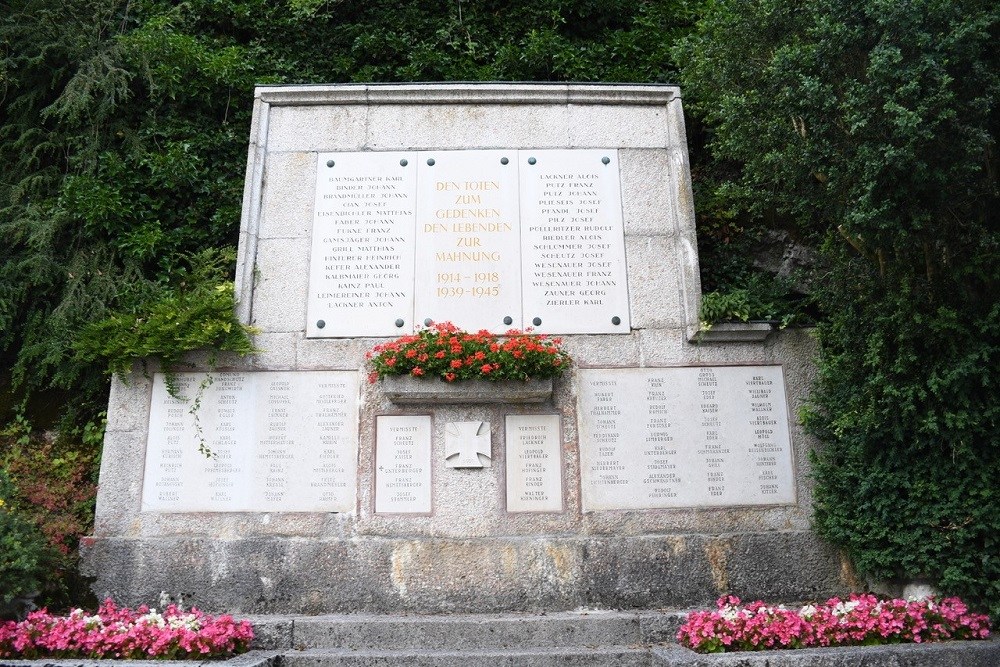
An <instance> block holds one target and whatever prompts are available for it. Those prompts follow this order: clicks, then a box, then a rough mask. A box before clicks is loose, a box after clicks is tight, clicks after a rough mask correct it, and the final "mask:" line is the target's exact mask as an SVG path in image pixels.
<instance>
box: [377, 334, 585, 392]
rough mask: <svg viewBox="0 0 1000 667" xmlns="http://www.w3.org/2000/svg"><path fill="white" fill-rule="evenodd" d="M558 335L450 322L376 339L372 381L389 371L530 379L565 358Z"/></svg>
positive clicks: (547, 373)
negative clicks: (467, 327) (500, 331)
mask: <svg viewBox="0 0 1000 667" xmlns="http://www.w3.org/2000/svg"><path fill="white" fill-rule="evenodd" d="M561 344H562V340H561V339H559V338H549V337H548V336H546V335H544V334H539V335H534V334H531V333H528V332H523V331H519V330H517V329H511V330H510V331H508V332H507V333H506V334H505V335H504V336H502V337H497V336H495V335H493V334H491V333H490V332H489V331H485V330H483V331H480V332H479V333H469V332H467V331H462V330H460V329H458V328H457V327H456V326H455V325H454V324H452V323H451V322H443V323H439V324H432V325H431V326H430V327H428V328H426V329H421V330H420V331H418V332H417V333H415V334H411V335H408V336H403V337H401V338H397V339H396V340H394V341H391V342H389V343H381V344H379V345H376V346H375V347H374V348H373V349H372V350H371V351H370V352H369V353H368V354H367V358H368V359H369V360H370V361H371V364H372V366H373V367H374V370H373V371H372V372H371V374H370V375H369V376H368V379H369V380H370V381H371V382H375V381H376V380H377V379H381V378H384V377H387V376H390V375H413V376H415V377H421V376H426V377H439V378H441V379H442V380H444V381H445V382H455V381H456V380H469V379H473V378H482V379H486V380H530V379H541V378H550V377H555V376H557V375H559V374H561V373H562V372H563V371H564V370H566V368H567V367H569V364H570V357H569V355H568V354H566V353H565V352H563V351H562V349H561V348H560V345H561Z"/></svg>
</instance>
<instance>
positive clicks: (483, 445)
mask: <svg viewBox="0 0 1000 667" xmlns="http://www.w3.org/2000/svg"><path fill="white" fill-rule="evenodd" d="M491 454H492V449H491V447H490V424H489V422H450V423H449V424H448V425H447V426H445V428H444V462H445V465H446V466H448V467H449V468H489V467H490V465H491V463H492V461H491V456H490V455H491Z"/></svg>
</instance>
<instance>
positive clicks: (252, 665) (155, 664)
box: [0, 651, 282, 667]
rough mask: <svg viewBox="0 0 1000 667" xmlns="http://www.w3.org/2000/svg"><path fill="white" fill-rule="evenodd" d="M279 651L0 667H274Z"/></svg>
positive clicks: (0, 661)
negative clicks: (220, 657) (217, 657)
mask: <svg viewBox="0 0 1000 667" xmlns="http://www.w3.org/2000/svg"><path fill="white" fill-rule="evenodd" d="M281 658H282V655H281V651H249V652H247V653H243V654H242V655H237V656H234V657H232V658H229V659H228V660H95V659H93V658H75V659H74V658H39V659H38V660H14V659H12V658H0V667H212V666H215V667H218V666H219V665H226V667H276V666H277V665H279V664H281Z"/></svg>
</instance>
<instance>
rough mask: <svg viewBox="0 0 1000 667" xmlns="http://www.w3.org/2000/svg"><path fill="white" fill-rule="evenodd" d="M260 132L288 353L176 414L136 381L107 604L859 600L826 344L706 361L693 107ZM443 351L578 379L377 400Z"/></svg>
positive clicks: (323, 99)
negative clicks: (552, 342)
mask: <svg viewBox="0 0 1000 667" xmlns="http://www.w3.org/2000/svg"><path fill="white" fill-rule="evenodd" d="M254 104H255V107H254V120H253V126H252V129H251V136H250V148H249V159H248V166H247V177H246V188H245V192H244V201H243V216H242V223H241V232H240V244H239V265H238V268H237V292H238V298H239V305H238V308H239V314H240V316H241V318H242V319H243V321H244V322H246V323H248V324H251V325H253V326H254V327H256V328H257V329H258V330H259V333H258V334H257V335H256V337H255V343H256V346H257V347H258V348H259V349H260V350H261V352H260V353H259V354H258V355H256V356H253V357H248V358H246V359H241V358H228V357H227V358H222V359H220V360H219V362H218V364H217V365H216V367H215V368H214V369H212V368H209V367H208V365H207V364H206V360H205V359H204V358H203V357H198V356H195V357H192V359H191V362H192V366H191V367H190V368H184V369H179V370H180V372H179V374H178V375H177V385H178V390H179V391H178V392H176V394H177V395H172V394H171V393H170V392H168V391H167V386H166V382H165V377H164V375H163V374H162V373H161V372H159V371H158V369H155V368H148V369H147V370H146V371H144V370H143V369H142V368H140V367H139V366H138V365H137V366H136V369H135V372H134V373H133V374H132V376H131V377H130V378H129V381H128V382H127V383H125V382H120V381H117V380H116V381H115V383H114V385H113V388H112V392H111V397H110V403H109V409H108V428H107V435H106V439H105V444H104V455H103V463H102V468H101V477H100V490H99V495H98V504H97V518H96V526H95V529H94V535H93V536H92V537H90V538H87V539H86V540H85V546H84V549H85V551H84V561H85V568H86V570H87V572H88V573H89V574H91V575H93V576H95V577H96V581H95V584H94V588H95V592H96V593H97V594H98V595H100V596H106V595H110V596H113V597H114V598H115V599H116V600H118V601H121V602H123V603H127V604H138V603H143V602H146V603H149V602H153V601H155V600H156V599H158V597H159V594H160V592H161V591H169V592H171V593H184V594H185V595H186V596H189V597H188V599H189V600H191V601H192V602H194V603H196V604H197V605H198V606H200V607H202V608H204V609H207V610H216V611H228V612H234V613H304V614H318V613H330V612H358V611H363V612H427V613H430V612H509V611H561V610H571V609H578V608H591V609H653V608H663V607H675V608H676V607H682V606H691V605H703V604H707V603H710V602H711V601H712V600H714V599H715V597H717V596H718V595H719V594H722V593H729V592H732V593H735V594H738V595H741V596H743V597H747V598H751V599H754V598H767V599H778V600H799V599H808V598H818V597H823V596H828V595H833V594H835V593H841V592H843V591H845V590H847V589H848V588H851V587H852V586H854V585H856V582H853V581H852V579H851V577H852V575H851V569H850V567H849V566H848V565H847V564H846V561H844V560H842V558H841V557H840V555H839V554H838V553H837V552H836V551H835V550H834V549H832V548H830V547H829V546H827V545H825V544H824V543H822V542H821V541H820V540H819V539H818V538H817V537H815V535H814V534H813V533H812V532H811V531H810V515H811V481H810V478H809V464H808V457H809V452H810V450H811V449H812V448H813V447H814V446H815V445H816V443H815V442H814V441H813V440H811V439H810V438H809V437H808V436H806V435H805V434H804V433H803V431H802V429H801V427H800V426H799V424H798V421H797V419H796V415H797V413H798V410H799V408H800V407H801V405H802V401H803V399H804V397H805V396H806V394H807V392H808V389H809V386H810V383H811V381H812V375H813V373H814V366H813V364H812V360H811V358H812V355H813V354H814V351H815V350H814V345H813V341H812V340H811V338H810V335H809V333H808V332H807V331H803V330H787V331H771V327H770V326H769V325H767V324H760V325H741V326H731V327H727V326H717V327H714V328H713V329H712V330H710V331H709V332H707V333H699V328H700V327H699V321H698V310H699V304H700V284H699V277H698V276H699V274H698V254H697V243H696V238H695V222H694V210H693V202H692V196H691V188H690V176H689V167H688V159H687V146H686V141H685V131H684V120H683V114H682V110H681V98H680V91H679V89H677V88H676V87H672V86H660V85H598V84H594V85H573V84H570V85H567V84H412V85H354V84H351V85H329V86H291V87H290V86H274V87H268V86H264V87H260V88H258V89H257V93H256V99H255V101H254ZM446 321H450V322H453V323H454V324H456V325H458V326H460V327H462V328H464V329H467V330H471V331H477V330H480V329H487V330H489V331H491V332H495V333H498V334H502V333H504V332H505V331H507V330H509V329H511V328H517V329H525V328H529V327H530V328H532V329H533V330H534V331H535V332H537V333H546V334H552V335H558V336H560V337H561V338H562V339H563V340H564V347H565V349H566V350H567V351H568V352H569V353H570V354H571V355H572V357H573V366H572V368H571V369H570V370H569V371H568V372H566V373H565V374H564V375H563V376H561V377H559V378H557V379H556V380H555V381H549V382H546V381H532V382H527V383H524V382H522V383H517V382H504V383H496V384H494V383H488V382H484V383H455V384H448V383H445V382H442V381H440V380H437V379H434V378H429V379H425V378H403V379H402V380H401V381H394V382H383V381H378V382H374V383H372V382H369V380H368V372H369V369H368V368H367V367H366V360H365V354H366V352H367V351H369V350H370V349H371V348H372V347H373V346H374V345H375V344H377V343H379V342H384V341H386V340H389V339H391V338H394V337H397V336H400V335H402V334H406V333H412V332H413V331H414V330H416V329H417V328H419V327H421V326H425V325H426V324H427V323H431V322H446ZM196 397H197V398H196ZM195 401H196V402H197V405H195V404H194V403H195ZM200 445H204V446H207V447H208V448H209V449H210V450H211V452H212V456H210V457H206V456H205V455H204V454H203V453H201V452H199V446H200Z"/></svg>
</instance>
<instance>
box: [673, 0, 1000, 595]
mask: <svg viewBox="0 0 1000 667" xmlns="http://www.w3.org/2000/svg"><path fill="white" fill-rule="evenodd" d="M998 38H1000V8H998V6H997V5H996V3H993V2H986V1H958V2H939V1H937V0H916V1H912V2H884V1H880V0H865V1H861V2H857V1H847V0H822V1H819V0H807V1H806V2H798V3H785V2H779V1H777V0H756V1H751V0H729V1H720V2H717V3H714V4H712V5H710V7H709V9H708V10H707V11H706V14H705V16H704V17H703V18H702V20H701V21H700V23H699V25H698V28H697V30H696V32H695V33H694V34H693V35H692V36H691V37H690V38H689V39H688V40H687V41H686V42H685V43H684V45H683V46H682V47H680V48H679V49H678V53H677V57H678V60H679V61H680V62H682V63H684V67H683V72H682V76H681V83H682V86H683V87H684V90H685V93H686V100H687V102H688V109H689V110H691V109H692V108H693V109H694V110H695V113H696V114H697V115H698V116H699V117H700V118H702V119H703V120H704V122H705V123H706V124H707V125H708V127H709V128H710V132H711V135H710V136H711V140H710V145H711V150H712V151H713V156H714V158H715V159H716V161H717V162H716V165H717V168H718V169H719V171H720V173H723V178H720V179H719V185H718V187H717V188H716V189H715V190H714V191H713V192H712V193H711V194H712V196H713V197H715V198H717V199H719V200H721V201H724V202H725V205H726V206H727V207H730V208H731V209H733V210H737V211H740V212H741V213H742V214H743V215H744V216H746V219H747V220H752V221H756V223H757V224H770V225H773V224H775V222H774V221H775V220H779V221H781V224H784V225H787V226H790V227H794V228H795V229H797V230H798V232H799V233H800V234H801V235H802V236H803V237H804V238H808V239H811V240H812V242H813V243H814V244H816V245H817V246H818V247H820V248H821V249H822V251H823V259H824V262H823V266H824V268H823V269H822V274H821V275H820V276H818V278H819V279H818V280H817V281H816V285H817V286H818V290H817V293H816V297H817V299H818V301H819V303H820V306H821V308H822V309H823V311H824V312H825V315H826V320H825V321H824V322H823V323H822V324H821V326H820V327H819V337H820V344H821V358H820V377H819V382H818V386H817V388H816V390H815V393H814V395H813V396H812V399H811V405H812V407H811V409H810V411H809V414H808V415H806V417H807V422H808V425H809V427H810V428H811V429H812V431H813V432H814V433H816V434H818V435H819V436H820V438H821V439H822V440H823V442H824V447H823V449H822V450H821V451H820V452H819V454H818V456H817V457H816V460H815V477H816V484H817V486H816V522H817V528H818V529H819V531H820V533H821V534H823V535H825V536H827V537H828V538H830V539H832V540H833V541H834V542H836V543H838V544H840V545H843V546H844V547H846V548H847V550H848V551H849V552H850V554H851V555H852V556H853V557H854V559H855V562H856V563H857V565H858V566H859V568H860V569H861V570H862V572H864V573H866V574H868V575H870V576H872V577H875V578H894V577H918V576H919V577H929V578H931V579H932V580H934V581H935V582H936V583H937V584H939V585H940V587H941V588H942V589H943V590H944V591H946V592H949V593H957V594H961V595H963V596H965V597H967V598H968V599H971V600H974V601H976V602H977V603H978V604H981V605H989V606H992V608H993V610H994V612H996V611H997V610H1000V486H998V485H997V482H996V480H997V479H1000V430H998V422H1000V402H998V401H997V369H998V368H1000V335H998V334H1000V305H998V300H997V298H996V295H997V294H998V288H1000V273H998V269H997V267H998V266H1000V253H998V250H1000V234H998V227H997V219H998V217H997V216H998V211H1000V200H998V183H997V167H998V166H1000V165H998V160H997V153H996V139H997V136H998V130H1000V122H998V121H1000V104H998V95H1000V49H998V48H997V44H1000V39H998ZM719 165H726V167H727V168H732V167H733V165H735V169H732V171H731V172H730V173H729V174H727V173H726V172H725V171H724V170H723V169H722V168H721V167H719Z"/></svg>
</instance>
